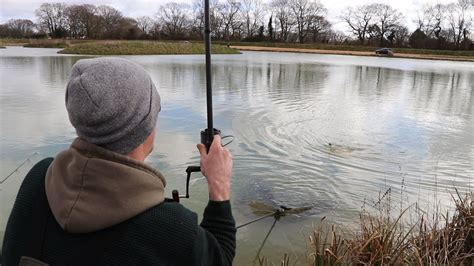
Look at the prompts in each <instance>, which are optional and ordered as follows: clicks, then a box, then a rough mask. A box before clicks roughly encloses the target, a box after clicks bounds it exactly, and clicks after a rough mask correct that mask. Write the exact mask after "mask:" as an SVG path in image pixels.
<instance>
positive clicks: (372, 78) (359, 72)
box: [349, 66, 404, 98]
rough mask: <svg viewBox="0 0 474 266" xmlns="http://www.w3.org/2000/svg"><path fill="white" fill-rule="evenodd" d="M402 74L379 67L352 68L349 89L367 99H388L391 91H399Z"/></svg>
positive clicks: (401, 72)
mask: <svg viewBox="0 0 474 266" xmlns="http://www.w3.org/2000/svg"><path fill="white" fill-rule="evenodd" d="M403 75H404V72H403V71H401V70H398V69H389V68H381V67H367V66H356V67H354V75H353V81H349V82H350V83H351V85H352V86H351V87H353V89H354V90H355V91H358V93H359V95H361V96H367V97H384V98H385V97H388V95H390V94H391V93H392V91H393V90H397V89H400V84H401V78H402V77H403Z"/></svg>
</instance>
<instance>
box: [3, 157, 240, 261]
mask: <svg viewBox="0 0 474 266" xmlns="http://www.w3.org/2000/svg"><path fill="white" fill-rule="evenodd" d="M52 160H53V159H52V158H48V159H44V160H43V161H41V162H39V163H38V164H36V165H35V166H34V167H33V168H32V169H31V170H30V172H29V173H28V175H27V176H26V178H25V180H24V181H23V184H22V185H21V188H20V191H19V193H18V196H17V199H16V201H15V204H14V207H13V210H12V212H11V214H10V217H9V220H8V224H7V229H6V233H5V238H4V242H3V254H2V257H3V261H2V262H1V265H7V266H8V265H18V263H19V260H20V258H21V257H22V256H29V257H32V258H36V259H39V260H40V261H43V262H45V263H48V264H51V265H84V264H86V265H87V264H88V265H231V264H232V260H233V258H234V255H235V233H236V229H235V222H234V219H233V217H232V212H231V206H230V202H228V201H227V202H212V201H210V202H209V203H208V205H207V207H206V210H205V212H204V216H203V220H202V222H201V225H198V221H197V215H196V214H195V213H193V212H191V211H189V210H188V209H186V208H184V207H183V206H182V205H180V204H178V203H173V202H168V201H166V202H163V203H161V204H159V205H157V206H155V207H152V208H150V209H149V210H146V211H145V212H143V213H141V214H139V215H137V216H135V217H133V218H131V219H129V220H127V221H125V222H122V223H120V224H118V225H115V226H112V227H110V228H106V229H103V230H100V231H97V232H92V233H86V234H72V233H67V232H65V231H64V230H63V229H62V228H61V226H60V225H59V224H58V223H57V221H56V220H55V218H54V216H53V215H52V213H51V210H50V209H49V206H48V201H47V199H46V193H45V180H44V178H45V174H46V171H47V169H48V166H49V165H50V164H51V162H52Z"/></svg>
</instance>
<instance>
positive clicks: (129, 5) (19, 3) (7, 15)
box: [0, 0, 454, 30]
mask: <svg viewBox="0 0 474 266" xmlns="http://www.w3.org/2000/svg"><path fill="white" fill-rule="evenodd" d="M320 1H321V3H323V4H324V6H325V7H326V8H327V9H328V10H329V20H330V21H331V22H332V23H333V24H334V25H335V28H336V29H340V30H343V29H344V27H345V26H344V25H343V24H342V23H341V22H340V21H339V19H338V18H337V17H338V15H339V14H340V12H341V10H342V9H343V8H345V7H346V6H355V5H361V4H367V3H375V2H377V3H386V4H390V5H391V6H393V7H395V8H397V9H398V10H400V11H401V12H402V13H403V14H404V15H405V23H406V24H407V25H408V27H409V28H410V29H411V30H413V29H414V27H415V26H414V24H413V22H412V21H413V19H415V18H416V10H417V9H418V8H419V7H421V6H422V5H423V4H425V3H449V2H454V0H320ZM45 2H49V3H53V2H64V3H68V4H83V3H87V4H94V5H100V4H106V5H110V6H113V7H115V8H117V9H118V10H120V11H122V12H123V13H124V14H125V15H126V16H130V17H139V16H153V15H154V14H155V13H156V11H157V10H158V7H159V6H160V5H162V4H164V3H167V2H186V3H192V2H193V0H176V1H169V0H122V1H118V0H49V1H48V0H0V3H1V4H0V23H4V22H6V21H7V20H9V19H12V18H27V19H31V20H33V21H36V18H35V15H34V11H35V9H37V8H38V7H39V6H40V5H41V3H45Z"/></svg>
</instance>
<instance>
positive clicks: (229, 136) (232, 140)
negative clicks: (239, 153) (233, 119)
mask: <svg viewBox="0 0 474 266" xmlns="http://www.w3.org/2000/svg"><path fill="white" fill-rule="evenodd" d="M228 138H231V140H229V142H227V143H226V144H222V147H225V146H227V145H229V144H231V143H232V142H234V140H235V137H234V136H232V135H228V136H224V137H222V138H221V139H222V140H225V139H228Z"/></svg>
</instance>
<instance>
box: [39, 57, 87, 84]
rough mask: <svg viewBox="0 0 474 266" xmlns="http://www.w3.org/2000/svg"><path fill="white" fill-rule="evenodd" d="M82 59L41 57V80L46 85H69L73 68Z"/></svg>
mask: <svg viewBox="0 0 474 266" xmlns="http://www.w3.org/2000/svg"><path fill="white" fill-rule="evenodd" d="M80 59H82V57H62V56H51V57H39V58H37V60H38V63H39V69H38V70H39V73H40V75H39V78H40V79H41V81H42V82H43V83H45V84H49V85H52V84H67V82H68V80H69V75H70V73H71V69H72V66H73V65H74V64H75V63H76V62H77V61H78V60H80Z"/></svg>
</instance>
